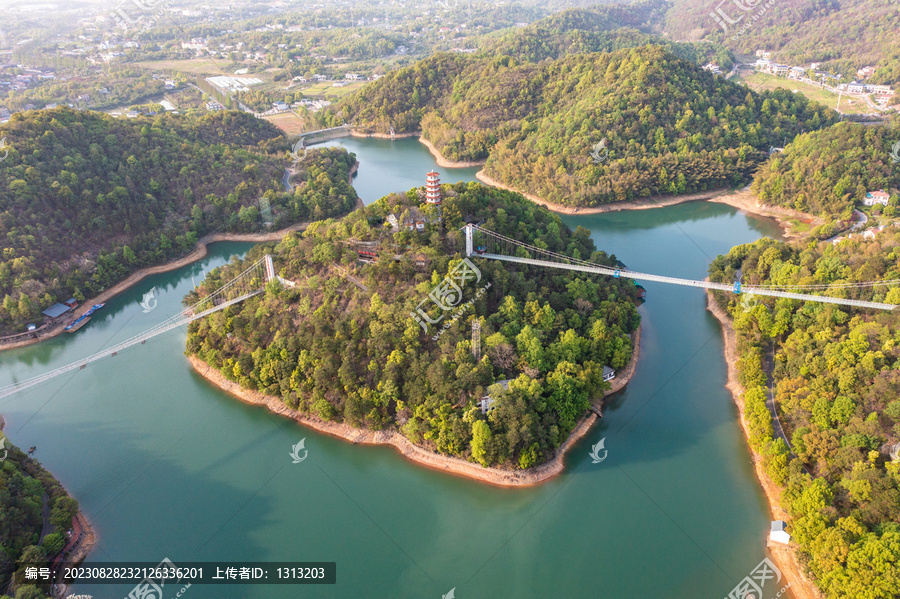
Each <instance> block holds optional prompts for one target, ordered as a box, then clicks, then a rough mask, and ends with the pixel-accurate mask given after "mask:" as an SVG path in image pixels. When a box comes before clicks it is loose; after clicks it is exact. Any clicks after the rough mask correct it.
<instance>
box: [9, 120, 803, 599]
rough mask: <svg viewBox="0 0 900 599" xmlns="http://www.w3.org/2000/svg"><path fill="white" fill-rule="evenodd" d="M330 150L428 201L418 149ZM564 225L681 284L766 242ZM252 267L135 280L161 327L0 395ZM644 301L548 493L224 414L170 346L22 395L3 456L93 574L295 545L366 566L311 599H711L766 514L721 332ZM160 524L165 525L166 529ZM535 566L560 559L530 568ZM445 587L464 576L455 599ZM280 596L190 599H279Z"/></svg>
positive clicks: (698, 220)
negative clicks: (152, 298)
mask: <svg viewBox="0 0 900 599" xmlns="http://www.w3.org/2000/svg"><path fill="white" fill-rule="evenodd" d="M329 145H342V146H344V147H346V148H347V149H349V150H350V151H353V152H355V153H356V154H357V157H358V159H359V162H360V168H359V172H358V173H357V175H356V177H355V178H354V185H355V186H356V187H357V189H358V191H359V195H360V197H361V198H362V200H363V201H364V202H365V203H371V202H372V201H375V200H377V199H378V198H379V197H381V196H383V195H385V194H386V193H389V192H390V191H401V190H405V189H409V188H410V187H413V186H420V185H422V182H423V178H424V177H423V176H424V173H425V172H428V170H431V169H432V168H434V166H435V162H434V160H433V158H432V157H431V156H430V154H429V153H428V152H427V151H426V149H425V148H424V147H423V146H422V144H420V143H419V142H418V141H417V140H415V139H403V140H397V141H395V142H393V144H392V143H391V142H390V140H383V139H377V138H370V139H363V138H353V137H345V138H341V139H337V140H333V141H332V142H329ZM475 172H476V169H473V168H469V169H453V170H448V171H445V172H442V173H441V179H442V181H443V182H453V181H472V180H474V178H475V177H474V174H475ZM562 218H563V220H564V222H565V223H566V224H567V225H569V226H570V227H572V228H574V227H575V226H578V225H581V226H584V227H586V228H587V229H588V230H590V231H591V236H592V237H593V239H594V240H595V243H596V245H597V247H598V249H601V250H604V251H606V252H609V253H611V254H615V255H616V256H617V257H618V258H619V259H620V260H622V261H623V262H625V263H626V264H627V265H628V266H629V267H630V268H634V269H640V270H643V271H646V272H660V273H662V272H665V273H667V274H671V275H673V276H682V277H686V278H703V277H704V276H706V268H707V265H708V263H709V256H715V255H716V254H718V253H725V252H727V251H728V249H729V248H730V247H732V246H733V245H735V244H738V243H746V242H750V241H753V240H755V239H757V238H759V237H761V236H764V235H768V236H772V237H775V238H779V237H780V236H781V232H780V230H779V228H778V227H777V226H776V225H775V223H774V222H773V221H771V220H769V219H758V218H756V217H754V216H751V215H748V214H741V213H739V212H738V211H737V210H735V209H734V208H732V207H730V206H725V205H721V204H716V203H712V202H691V203H684V204H679V205H674V206H669V207H665V208H661V209H659V210H641V211H621V212H611V213H606V214H597V215H581V214H579V215H562ZM249 247H250V244H248V243H233V242H226V243H221V244H215V245H213V246H211V247H210V248H209V252H208V254H207V256H205V257H204V258H203V259H201V260H200V261H198V262H196V263H192V264H190V265H186V266H183V267H181V268H178V269H176V270H173V271H169V272H166V273H157V274H154V275H151V276H150V277H149V278H148V279H146V280H145V281H144V285H143V286H146V287H148V288H149V287H150V286H151V285H155V286H156V287H157V289H158V291H159V293H158V297H159V302H160V304H159V308H157V310H156V311H154V312H152V313H150V314H143V313H142V312H141V309H140V307H139V306H138V305H137V300H138V299H139V298H140V297H141V292H142V291H144V289H142V288H141V287H143V286H137V287H134V288H132V289H129V290H127V291H125V292H123V294H122V295H121V296H118V297H116V298H115V299H114V300H113V301H111V302H110V303H109V304H108V306H107V308H106V309H104V311H102V312H101V313H99V315H98V316H97V317H95V319H94V321H93V322H92V324H91V326H90V327H87V328H86V329H84V330H83V331H81V332H80V333H79V334H78V335H73V336H64V337H58V338H55V339H52V340H49V341H48V342H47V343H46V344H40V345H36V346H32V347H28V348H19V349H15V350H12V351H11V352H8V353H5V354H4V359H3V361H2V362H0V380H2V382H8V381H10V380H12V379H13V378H18V377H26V376H29V375H33V374H37V373H40V372H43V371H45V370H48V369H51V368H53V367H55V366H56V365H58V364H64V363H67V362H70V361H72V360H74V359H77V357H78V356H81V355H87V354H88V353H91V352H93V351H95V350H97V349H99V348H100V347H102V346H103V345H104V344H106V343H115V342H116V341H118V340H120V339H124V338H127V337H129V336H130V335H133V334H134V333H136V332H139V331H141V330H144V329H146V328H147V327H148V326H152V325H153V324H154V323H155V322H157V321H158V320H162V319H164V318H165V317H166V316H167V315H168V314H170V313H172V312H175V311H177V310H180V309H181V299H182V298H183V297H184V295H185V294H186V293H187V292H188V291H190V289H191V288H192V287H193V284H192V280H191V278H192V276H193V277H196V276H199V275H201V274H202V272H204V271H208V269H210V268H214V267H215V266H217V265H221V264H224V263H227V262H228V261H229V260H230V258H231V256H233V255H242V254H243V253H245V252H246V251H247V250H248V249H249ZM698 250H699V251H698ZM708 255H709V256H708ZM647 290H648V295H647V303H646V304H644V305H643V306H641V308H640V309H639V312H640V314H641V316H642V319H643V322H642V326H641V340H640V343H638V344H636V346H637V347H639V348H640V350H641V354H640V359H639V360H638V361H639V362H640V367H638V368H636V369H635V371H634V372H633V373H632V374H631V375H630V376H629V377H628V378H629V380H628V385H627V386H625V387H624V388H622V389H621V390H620V391H619V392H618V393H614V394H613V395H610V396H608V397H607V398H606V405H605V406H604V410H603V414H604V418H603V419H602V420H600V421H599V422H598V421H596V420H592V421H591V424H589V425H588V426H587V430H586V432H585V433H584V436H583V437H581V438H580V439H578V440H575V441H573V442H572V445H571V446H570V447H567V450H568V451H567V453H566V456H565V468H564V469H563V470H562V472H560V473H559V474H558V475H557V476H554V477H552V478H550V479H548V480H546V481H545V482H544V483H542V484H538V485H529V486H520V487H517V488H509V487H501V486H498V485H492V484H484V483H481V482H477V481H473V480H469V479H466V478H462V477H458V476H446V475H445V473H444V471H443V468H439V469H438V470H432V469H430V468H422V467H421V466H420V465H418V464H413V463H411V462H410V461H409V460H407V459H405V458H404V456H402V455H398V452H397V450H395V449H394V448H392V447H384V446H377V445H362V444H359V445H353V444H349V443H346V442H345V441H343V440H340V439H334V438H332V437H331V436H330V435H325V434H320V433H318V432H316V431H312V430H308V429H300V428H299V427H297V425H296V423H295V422H292V421H290V420H288V419H286V418H281V417H278V416H276V415H274V414H272V413H270V412H269V411H268V410H260V409H259V407H257V406H252V405H247V404H245V403H243V402H240V401H234V398H233V397H231V396H230V395H229V394H227V393H224V392H222V391H221V390H219V389H218V388H216V387H214V386H212V385H210V384H209V383H208V382H207V381H206V380H205V379H203V378H202V377H201V376H199V374H198V373H197V372H196V371H195V370H194V368H193V367H192V366H191V364H190V363H189V362H188V361H187V360H186V359H185V357H184V355H183V352H184V333H182V332H178V331H174V332H172V333H170V334H167V335H164V336H161V337H159V338H158V339H154V340H153V342H152V343H151V342H148V343H147V345H145V346H140V347H135V348H134V349H132V350H129V351H128V352H123V353H122V354H121V355H119V356H117V357H116V358H114V359H113V360H114V361H112V362H109V364H111V365H112V366H113V367H114V368H113V369H105V370H100V369H95V368H88V369H86V370H84V371H82V372H80V373H76V375H75V376H74V377H72V378H71V380H67V381H60V382H59V383H48V384H46V385H42V386H40V387H37V388H33V389H29V390H27V391H25V392H23V393H22V394H20V395H18V396H16V397H15V398H14V399H13V400H12V401H10V402H9V403H8V404H7V405H6V406H4V408H3V410H4V412H5V413H7V416H8V419H9V421H10V422H11V423H12V426H11V434H12V435H13V436H14V437H16V441H17V442H18V443H19V444H20V445H26V446H27V445H30V444H35V443H37V442H39V444H40V445H41V451H42V461H43V462H44V464H45V466H46V467H47V468H48V470H50V471H52V472H55V473H57V475H58V476H59V478H60V480H61V481H62V482H63V483H64V484H65V485H66V487H67V488H68V489H70V491H71V492H72V495H73V496H74V497H76V498H78V499H79V501H80V502H81V503H82V509H83V510H84V512H85V513H86V514H87V515H89V517H90V518H91V521H92V522H93V524H94V527H95V529H96V530H97V533H98V539H100V545H98V547H99V548H100V549H102V550H103V555H104V558H107V557H108V558H109V559H113V560H123V561H125V560H128V559H133V558H134V557H135V555H137V553H136V552H137V551H138V548H140V552H141V554H142V555H146V556H147V559H148V560H149V559H156V560H159V559H162V557H165V556H166V555H169V556H172V557H173V559H175V557H174V556H177V555H189V556H191V559H197V560H204V559H205V560H215V559H223V554H222V553H221V552H220V551H217V549H216V548H221V547H227V548H228V552H227V556H224V557H228V558H232V559H272V560H277V559H279V557H283V556H284V555H285V551H288V550H289V549H290V548H291V547H294V546H295V545H296V539H298V538H303V539H304V549H303V550H304V552H305V554H307V555H310V556H311V558H314V559H323V558H327V559H335V560H337V561H338V562H340V563H344V564H362V566H361V567H360V568H347V569H345V573H344V574H342V575H341V577H340V579H339V584H338V585H337V586H336V587H334V588H333V589H324V591H323V593H325V594H323V595H322V596H333V597H343V596H353V595H354V594H356V595H363V596H395V597H420V596H422V594H423V592H424V593H426V594H434V595H435V596H440V595H441V594H442V593H446V592H447V590H448V589H449V588H451V587H454V586H456V587H458V591H457V592H458V593H460V595H461V594H462V593H463V592H466V593H467V594H468V595H469V596H473V595H474V596H586V595H588V594H590V593H592V592H596V589H597V588H599V587H601V586H602V588H604V595H608V596H610V597H635V596H637V597H643V596H665V597H671V598H673V599H694V598H695V597H697V596H725V595H727V594H728V592H729V591H730V589H732V588H733V587H734V585H735V584H737V583H738V582H739V581H740V580H741V579H742V578H743V577H744V576H746V575H747V574H748V573H749V572H750V571H751V570H752V568H753V567H754V566H755V565H756V564H757V563H758V562H759V561H760V559H761V557H762V556H763V554H764V546H763V543H762V535H763V532H764V531H765V530H766V529H767V527H768V521H769V518H770V517H769V513H768V509H767V506H766V503H765V497H764V495H763V493H762V492H761V490H760V489H759V487H758V485H757V482H756V479H755V477H754V472H753V468H752V464H751V463H750V460H749V454H748V452H747V450H746V444H745V441H744V439H743V436H742V434H741V430H740V427H739V423H738V421H737V417H736V414H735V408H734V404H733V403H732V399H731V397H730V395H729V394H728V392H727V390H726V389H725V387H724V385H725V381H726V364H725V362H724V360H723V359H722V355H723V353H722V352H723V346H722V336H721V329H720V327H719V325H718V323H717V322H716V321H715V320H714V319H713V318H712V317H711V316H710V315H709V313H708V312H706V310H705V298H704V297H703V296H702V295H701V293H700V292H699V291H698V290H696V289H689V288H677V287H670V286H665V285H661V284H653V283H651V284H648V285H647ZM111 372H114V373H120V374H118V375H110V373H111ZM123 373H124V374H126V376H122V374H123ZM621 376H622V380H623V381H624V380H625V378H626V377H625V376H624V374H622V375H621ZM617 378H618V377H617ZM160 381H164V382H165V383H164V385H160ZM60 390H63V392H62V393H60ZM44 404H46V406H45V407H42V406H44ZM35 414H38V417H34V415H35ZM592 418H596V417H595V416H591V417H590V418H589V420H590V419H592ZM582 424H584V423H582ZM223 431H227V436H226V437H227V439H228V440H227V441H224V440H223ZM301 438H304V439H305V441H306V447H307V449H309V458H308V459H307V460H306V461H305V462H304V463H303V464H292V463H291V458H290V457H289V451H290V448H291V446H293V445H295V444H296V443H297V442H298V441H299V440H300V439H301ZM87 439H90V442H89V443H88V442H87V441H86V440H87ZM603 439H605V440H606V448H607V449H608V450H609V457H608V459H606V460H605V461H604V462H603V463H601V464H594V463H592V460H591V459H590V457H589V455H588V453H589V449H590V446H592V445H594V444H596V443H598V442H599V441H601V440H603ZM73 447H77V448H78V449H79V451H72V448H73ZM467 464H468V463H467ZM472 466H475V467H476V468H479V469H480V468H481V467H480V466H477V465H475V464H472ZM171 497H188V498H190V499H189V500H186V501H171V500H170V499H166V498H171ZM660 506H664V510H663V509H662V508H661V507H660ZM586 513H592V514H596V515H597V516H596V517H591V518H586V517H585V514H586ZM160 521H171V522H177V523H178V526H177V527H176V528H177V530H168V529H167V528H166V527H160V526H158V525H157V523H158V522H160ZM339 527H340V528H345V529H346V528H348V527H349V528H353V529H359V530H361V531H362V532H364V533H365V532H369V531H371V533H372V534H360V535H359V537H358V538H357V539H356V542H354V543H353V544H347V543H346V539H342V538H339V535H334V534H330V533H329V531H331V532H332V533H333V530H334V529H336V528H339ZM379 531H381V532H379ZM601 538H614V539H616V542H615V543H598V542H597V539H601ZM510 541H511V542H510ZM101 545H102V546H101ZM548 546H551V547H560V548H564V549H560V550H559V551H553V552H550V553H547V552H546V551H544V550H542V548H546V547H548ZM501 549H502V550H501ZM409 555H415V556H417V558H416V561H415V562H413V561H411V560H410V559H409V558H408V556H409ZM538 555H540V556H541V557H540V559H538V558H537V556H538ZM485 556H493V557H490V559H488V558H486V557H485ZM710 556H712V558H711V557H710ZM486 560H487V561H486ZM523 560H525V561H528V563H539V564H541V565H540V567H539V574H540V576H537V577H529V578H528V580H524V579H522V577H517V576H514V575H513V573H514V572H515V571H516V567H517V564H521V563H523ZM176 562H177V560H176ZM375 571H379V572H382V573H384V574H385V576H384V577H383V578H374V577H373V576H372V573H373V572H375ZM460 571H465V572H475V573H476V574H475V575H473V576H472V577H471V578H469V577H467V580H462V581H461V580H460V579H459V575H458V573H459V572H460ZM648 571H649V572H651V574H649V575H648V574H647V572H648ZM560 573H565V574H566V575H565V576H562V575H560ZM129 588H130V587H129ZM129 588H120V587H119V586H117V585H113V586H107V585H89V584H85V585H77V586H76V587H74V588H73V589H70V591H69V592H72V593H85V594H94V595H95V596H98V597H99V596H107V595H108V594H110V593H115V594H116V595H118V594H121V595H122V596H125V595H127V593H128V591H129ZM278 589H279V587H277V586H264V585H263V586H260V587H258V588H256V587H254V588H252V589H251V588H250V587H245V588H242V589H237V590H231V589H228V588H227V587H215V588H214V589H213V590H212V591H207V590H205V589H203V588H202V587H197V588H196V589H195V590H192V591H191V593H192V594H193V593H195V592H196V593H198V595H197V596H198V597H209V598H210V599H212V597H215V598H216V599H221V598H225V599H227V598H230V597H234V598H235V599H237V598H238V597H242V598H243V597H250V598H251V599H257V598H258V599H277V598H278V597H279V592H278ZM791 590H793V589H791ZM120 591H122V592H121V593H120ZM786 596H790V595H789V594H788V595H783V597H786Z"/></svg>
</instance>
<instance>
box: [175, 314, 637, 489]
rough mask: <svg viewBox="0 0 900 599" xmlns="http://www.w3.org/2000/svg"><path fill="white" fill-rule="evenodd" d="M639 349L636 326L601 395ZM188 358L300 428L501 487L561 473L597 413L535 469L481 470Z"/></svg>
mask: <svg viewBox="0 0 900 599" xmlns="http://www.w3.org/2000/svg"><path fill="white" fill-rule="evenodd" d="M640 347H641V332H640V329H638V330H637V331H636V332H635V335H634V351H633V352H632V356H631V362H630V364H629V365H628V367H626V368H625V370H623V371H622V372H621V373H619V376H617V377H616V378H615V379H613V383H612V389H611V390H609V391H607V392H606V394H605V395H604V397H607V396H609V395H610V394H612V393H615V392H616V391H619V390H621V389H622V388H623V387H624V386H625V385H626V384H628V381H629V380H630V379H631V377H632V376H633V374H634V371H635V368H636V366H637V362H638V358H639V356H640ZM188 360H189V361H190V363H191V366H192V367H193V368H194V370H195V371H197V373H198V374H199V375H200V376H202V377H203V378H205V379H206V380H208V381H209V382H210V383H212V384H213V385H215V386H217V387H219V388H220V389H222V390H223V391H225V392H227V393H229V394H231V395H233V396H235V397H236V398H238V399H240V400H241V401H243V402H246V403H249V404H253V405H258V406H265V407H267V408H268V409H269V411H271V412H273V413H275V414H280V415H282V416H286V417H288V418H291V419H293V420H295V421H297V422H299V423H300V424H302V425H303V426H306V427H309V428H312V429H314V430H317V431H319V432H321V433H325V434H328V435H331V436H333V437H337V438H339V439H344V440H345V441H350V442H351V443H360V444H363V445H391V446H393V447H394V448H395V449H397V451H399V452H400V453H401V454H402V455H403V456H404V457H406V458H408V459H410V460H412V461H413V462H416V463H417V464H420V465H422V466H425V467H427V468H432V469H434V470H440V471H441V472H446V473H448V474H454V475H457V476H462V477H465V478H470V479H474V480H477V481H480V482H485V483H489V484H493V485H498V486H502V487H521V486H531V485H536V484H538V483H542V482H545V481H547V480H550V479H551V478H553V477H554V476H556V475H558V474H560V473H562V471H563V470H564V469H565V464H564V458H565V454H566V452H568V451H569V449H571V448H572V446H573V445H574V444H575V443H577V442H578V440H579V439H581V438H582V437H583V436H584V435H586V434H587V433H588V431H590V429H591V426H593V424H594V422H596V421H597V416H596V415H595V414H594V413H590V414H588V416H587V417H585V418H583V419H582V420H581V422H579V423H578V426H576V427H575V430H574V431H572V434H570V435H569V438H568V439H566V441H565V442H564V443H563V444H562V445H560V447H559V448H558V449H557V452H556V457H555V458H553V459H552V460H551V461H549V462H547V463H545V464H542V465H540V466H538V467H536V468H532V469H531V470H528V471H523V470H504V469H501V468H485V467H483V466H481V465H480V464H478V463H475V462H467V461H466V460H463V459H460V458H455V457H451V456H445V455H440V454H437V453H434V452H431V451H428V450H427V449H424V448H422V447H419V446H417V445H414V444H413V443H412V442H410V441H409V439H407V438H406V437H404V436H403V435H401V434H400V433H398V432H396V431H370V430H366V429H359V428H354V427H352V426H349V425H347V424H340V423H336V422H327V421H324V420H322V419H320V418H318V417H316V416H312V415H307V414H302V413H300V412H298V411H297V410H293V409H291V408H289V407H287V406H286V405H284V403H283V402H282V401H281V399H280V398H278V397H274V396H271V395H265V394H263V393H259V392H257V391H251V390H249V389H244V388H242V387H241V386H240V385H238V384H237V383H234V382H232V381H229V380H228V379H226V378H225V377H224V376H223V375H222V373H220V372H219V371H218V370H216V369H215V368H213V367H212V366H210V365H209V364H207V363H206V362H203V361H202V360H200V359H199V358H197V357H196V356H190V357H188ZM602 401H603V400H602V399H601V400H599V401H598V402H595V405H598V404H599V405H602Z"/></svg>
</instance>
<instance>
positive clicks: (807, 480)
mask: <svg viewBox="0 0 900 599" xmlns="http://www.w3.org/2000/svg"><path fill="white" fill-rule="evenodd" d="M738 269H740V271H741V273H742V275H743V281H744V282H745V283H746V284H748V285H750V284H752V285H821V286H825V287H824V288H822V289H820V290H819V291H821V292H822V293H824V294H826V295H830V296H833V297H847V298H857V299H865V300H874V301H881V302H886V303H893V304H900V286H898V285H897V284H896V281H897V280H898V279H900V230H898V229H897V228H896V227H888V228H887V229H885V230H884V231H883V232H881V233H880V234H878V235H877V236H876V237H875V238H874V239H873V240H870V241H865V240H863V239H861V238H856V240H855V241H854V240H850V241H844V242H842V243H841V244H839V245H832V244H819V245H818V246H817V245H815V244H812V245H806V244H799V243H794V244H785V243H781V242H776V241H773V240H771V239H762V240H759V241H757V242H755V243H752V244H747V245H742V246H737V247H735V248H733V249H732V250H731V251H730V252H729V254H728V255H727V256H719V257H718V258H717V259H716V260H715V261H714V262H713V263H712V265H711V266H710V270H709V272H710V279H711V280H713V281H717V282H731V281H733V280H735V276H736V273H737V271H738ZM872 281H885V282H890V283H885V284H884V285H878V286H863V287H853V286H850V285H852V284H854V283H862V282H872ZM714 296H715V297H714V301H715V302H717V304H718V306H719V307H720V308H727V310H728V312H729V313H730V314H731V316H732V318H733V328H734V331H735V333H736V340H737V343H736V351H737V361H736V364H737V376H738V380H739V383H740V385H741V387H742V388H743V393H742V395H741V396H740V397H738V398H736V399H738V403H739V404H741V403H742V404H743V409H744V418H745V421H746V424H747V428H748V437H749V442H750V445H751V447H752V449H753V450H754V451H755V452H758V454H759V455H760V456H761V459H762V466H763V468H764V470H765V473H766V475H767V476H768V477H769V478H770V479H771V481H773V482H774V483H775V485H777V491H776V495H777V494H780V505H781V508H783V509H784V510H785V511H786V512H787V514H788V515H789V532H790V534H791V535H792V543H796V545H797V546H798V547H799V548H800V551H801V563H803V564H805V565H806V567H808V569H809V571H810V572H811V573H812V575H813V578H814V581H815V583H816V585H817V586H818V587H819V588H820V589H821V590H822V591H823V592H824V593H825V596H826V597H828V598H829V599H838V598H844V597H866V598H867V599H890V598H894V597H897V596H898V595H900V578H898V573H900V524H898V522H900V458H898V457H896V456H897V453H898V450H900V314H898V310H894V311H893V312H881V311H878V312H875V311H869V312H866V311H859V310H854V309H851V308H847V307H843V306H838V305H831V304H821V303H815V302H801V301H798V300H790V299H780V298H778V299H776V298H763V297H758V298H756V299H753V300H752V301H749V302H748V301H746V300H744V301H743V302H740V303H739V302H738V298H734V296H729V297H730V298H731V299H729V297H726V296H725V295H724V294H721V293H719V292H716V293H715V294H714ZM770 389H771V393H773V394H774V400H775V404H776V409H777V411H778V415H779V420H780V423H781V425H782V426H783V429H784V437H783V438H782V437H780V436H778V435H776V434H775V429H774V428H773V418H772V415H771V413H770V411H769V409H768V407H767V405H766V400H767V397H768V394H769V393H770ZM763 482H764V487H766V486H767V483H766V481H763ZM772 498H773V496H772V495H770V501H771V500H772Z"/></svg>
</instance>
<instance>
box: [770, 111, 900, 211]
mask: <svg viewBox="0 0 900 599" xmlns="http://www.w3.org/2000/svg"><path fill="white" fill-rule="evenodd" d="M897 137H898V134H897V133H896V132H895V130H892V129H888V128H885V127H866V126H864V125H857V124H853V123H840V124H837V125H835V126H833V127H829V128H827V129H823V130H821V131H814V132H812V133H805V134H803V135H800V136H798V137H796V138H795V139H794V141H793V142H791V143H790V144H788V146H787V147H786V148H785V149H784V152H783V153H775V154H773V155H772V157H771V158H770V159H769V160H768V161H767V162H766V163H765V164H764V165H763V166H762V168H761V169H760V170H759V172H758V173H757V174H756V176H755V177H754V180H753V191H754V193H756V195H757V197H759V199H760V200H761V201H762V202H764V203H767V204H776V205H779V206H785V207H788V208H794V209H797V210H802V211H803V212H809V213H812V214H816V215H827V216H832V217H838V216H840V217H842V218H844V219H848V218H849V217H850V213H851V211H852V209H853V207H854V206H855V205H857V204H858V203H859V202H861V201H862V200H863V199H864V198H865V197H866V193H867V192H868V191H875V190H880V189H884V190H887V191H888V193H891V192H892V191H894V192H896V190H897V189H898V188H900V169H898V168H897V166H896V165H895V164H894V163H893V161H892V160H891V151H892V147H893V144H894V143H896V141H897ZM895 203H896V202H895ZM886 213H887V214H888V215H889V216H890V215H893V213H894V207H893V206H889V207H888V208H887V209H886Z"/></svg>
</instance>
